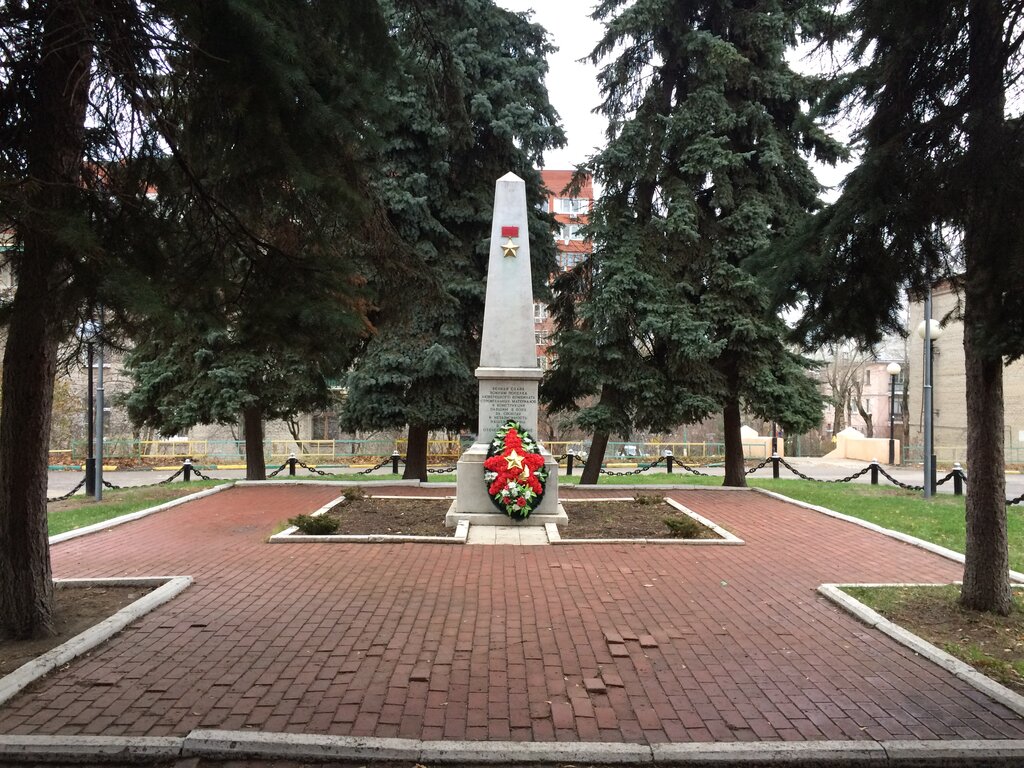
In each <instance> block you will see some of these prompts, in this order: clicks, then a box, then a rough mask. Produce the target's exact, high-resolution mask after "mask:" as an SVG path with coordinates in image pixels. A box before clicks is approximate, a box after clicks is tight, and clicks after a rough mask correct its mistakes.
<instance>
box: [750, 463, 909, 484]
mask: <svg viewBox="0 0 1024 768" xmlns="http://www.w3.org/2000/svg"><path fill="white" fill-rule="evenodd" d="M768 461H771V459H768ZM779 463H780V464H781V465H782V466H784V467H785V468H786V469H788V470H789V471H790V472H792V473H793V474H794V475H796V476H797V477H799V478H800V479H801V480H811V481H813V482H815V483H849V482H851V481H853V480H856V479H857V478H858V477H862V476H864V475H866V474H867V473H868V472H870V471H871V467H872V465H871V464H868V465H867V466H866V467H864V469H862V470H860V471H859V472H854V473H853V474H852V475H847V476H846V477H841V478H838V479H836V480H820V479H818V478H817V477H810V476H809V475H805V474H804V473H803V472H801V471H800V470H799V469H797V468H796V467H794V466H793V465H792V464H790V463H789V462H788V461H786V460H785V459H783V458H781V457H780V458H779ZM879 470H880V471H882V472H883V473H884V472H885V470H884V469H882V468H881V467H879ZM890 479H891V478H890ZM893 482H899V481H898V480H893Z"/></svg>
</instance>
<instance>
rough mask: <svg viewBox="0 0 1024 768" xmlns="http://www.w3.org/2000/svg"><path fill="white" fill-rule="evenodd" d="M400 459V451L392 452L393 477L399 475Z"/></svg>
mask: <svg viewBox="0 0 1024 768" xmlns="http://www.w3.org/2000/svg"><path fill="white" fill-rule="evenodd" d="M400 458H402V457H401V456H399V455H398V451H397V450H395V451H392V452H391V474H392V475H397V474H398V460H399V459H400Z"/></svg>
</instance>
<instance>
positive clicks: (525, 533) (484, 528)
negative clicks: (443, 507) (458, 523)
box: [466, 525, 548, 546]
mask: <svg viewBox="0 0 1024 768" xmlns="http://www.w3.org/2000/svg"><path fill="white" fill-rule="evenodd" d="M466 543H467V544H487V545H498V544H510V545H520V546H538V545H541V544H547V543H548V535H547V532H546V531H545V530H544V528H541V527H538V526H536V525H532V526H528V527H526V528H523V527H521V526H515V525H471V526H469V537H468V538H467V539H466Z"/></svg>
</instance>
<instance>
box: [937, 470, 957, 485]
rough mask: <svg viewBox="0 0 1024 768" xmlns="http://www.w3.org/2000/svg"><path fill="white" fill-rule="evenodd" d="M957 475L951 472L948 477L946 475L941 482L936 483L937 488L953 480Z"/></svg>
mask: <svg viewBox="0 0 1024 768" xmlns="http://www.w3.org/2000/svg"><path fill="white" fill-rule="evenodd" d="M955 474H956V473H955V472H950V473H949V474H948V475H946V476H945V477H944V478H942V479H941V480H936V481H935V487H936V488H938V487H939V486H940V485H942V484H943V483H945V482H946V481H948V480H951V479H952V478H953V475H955Z"/></svg>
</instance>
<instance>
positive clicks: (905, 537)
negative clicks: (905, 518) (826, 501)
mask: <svg viewBox="0 0 1024 768" xmlns="http://www.w3.org/2000/svg"><path fill="white" fill-rule="evenodd" d="M750 490H752V491H756V492H757V493H761V494H764V495H765V496H771V497H772V498H773V499H778V500H779V501H784V502H786V503H787V504H793V505H794V506H797V507H803V508H804V509H810V510H812V511H814V512H820V513H821V514H823V515H827V516H828V517H834V518H835V519H837V520H844V521H845V522H847V523H853V524H854V525H859V526H860V527H861V528H867V529H868V530H869V531H874V532H875V533H880V534H882V535H883V536H888V537H889V538H891V539H896V540H897V541H902V542H903V543H905V544H910V545H912V546H915V547H918V548H919V549H924V550H927V551H928V552H932V553H934V554H936V555H939V556H940V557H944V558H946V559H947V560H953V561H954V562H957V563H961V564H962V563H963V562H964V556H963V555H962V554H961V553H960V552H955V551H954V550H952V549H947V548H946V547H941V546H939V545H938V544H933V543H932V542H930V541H925V540H924V539H919V538H917V537H916V536H911V535H910V534H909V533H903V532H902V531H894V530H892V529H891V528H883V527H882V526H880V525H877V524H875V523H870V522H868V521H867V520H861V519H860V518H859V517H853V516H852V515H844V514H843V513H842V512H836V511H835V510H833V509H829V508H828V507H819V506H818V505H817V504H808V503H807V502H806V501H799V500H797V499H791V498H790V497H789V496H784V495H783V494H781V493H777V492H776V491H769V490H767V489H765V488H750ZM1009 573H1010V579H1012V580H1013V581H1017V582H1021V583H1024V573H1019V572H1018V571H1010V572H1009Z"/></svg>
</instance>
